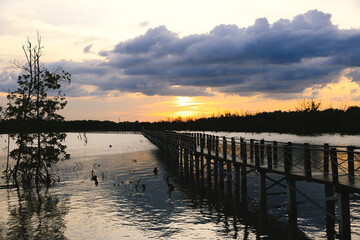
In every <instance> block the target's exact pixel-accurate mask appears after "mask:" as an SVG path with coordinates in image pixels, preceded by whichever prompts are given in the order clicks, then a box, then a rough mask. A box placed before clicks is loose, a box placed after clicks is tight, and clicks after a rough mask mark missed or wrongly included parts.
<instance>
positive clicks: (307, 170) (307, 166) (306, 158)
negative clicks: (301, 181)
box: [304, 143, 311, 179]
mask: <svg viewBox="0 0 360 240" xmlns="http://www.w3.org/2000/svg"><path fill="white" fill-rule="evenodd" d="M304 171H305V176H306V177H307V178H308V179H310V178H311V155H310V147H309V144H308V143H304Z"/></svg>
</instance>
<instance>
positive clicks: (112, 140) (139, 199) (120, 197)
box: [0, 133, 360, 239]
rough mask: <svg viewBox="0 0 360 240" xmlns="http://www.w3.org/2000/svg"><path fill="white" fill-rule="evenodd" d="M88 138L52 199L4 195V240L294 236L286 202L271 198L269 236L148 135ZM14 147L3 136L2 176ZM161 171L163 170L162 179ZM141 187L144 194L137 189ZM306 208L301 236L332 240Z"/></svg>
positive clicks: (72, 147) (253, 184)
mask: <svg viewBox="0 0 360 240" xmlns="http://www.w3.org/2000/svg"><path fill="white" fill-rule="evenodd" d="M218 134H220V135H226V136H240V135H241V136H243V137H246V138H255V139H262V138H264V139H266V140H277V141H284V142H286V141H293V142H310V143H319V144H322V143H324V142H328V143H330V144H334V145H347V144H351V145H359V144H358V143H360V137H359V136H339V135H325V136H318V137H298V136H294V135H288V134H268V133H267V134H241V133H218ZM86 136H87V143H86V142H85V140H84V134H81V135H80V134H75V133H69V134H68V137H67V139H66V144H67V146H68V152H69V153H70V154H71V159H70V160H69V161H66V162H62V163H60V164H58V166H57V167H56V168H55V169H54V171H55V173H56V174H57V175H59V176H60V179H61V181H60V183H58V184H57V185H55V186H53V187H51V188H50V189H49V190H48V191H45V190H43V191H41V192H40V193H36V192H35V191H34V192H31V191H30V192H29V191H28V192H25V191H23V190H21V189H20V190H18V189H0V216H1V218H0V239H266V238H267V239H281V238H282V237H285V236H286V229H285V230H284V225H283V224H281V221H286V219H287V218H286V204H285V202H286V196H276V197H269V198H268V202H269V205H270V208H269V213H270V217H271V218H272V219H271V221H270V222H269V224H270V225H271V227H270V230H269V229H265V230H264V229H261V228H259V226H258V222H259V221H258V218H257V217H256V214H252V212H251V211H250V212H246V211H245V210H242V211H239V210H238V209H237V210H236V209H233V204H232V202H231V201H230V200H228V199H227V198H226V196H221V197H219V194H218V193H216V192H206V191H203V190H202V187H201V185H198V184H195V183H194V182H191V181H190V182H189V181H184V180H183V178H181V177H178V175H177V174H176V169H175V167H174V166H173V167H171V166H169V165H168V164H165V162H166V161H167V160H168V159H167V158H166V156H163V155H162V154H161V153H160V152H159V150H158V149H157V148H156V147H155V146H154V145H152V144H151V143H150V142H149V141H148V140H147V139H145V138H144V137H143V136H142V135H137V134H99V133H96V134H95V133H94V134H90V133H88V134H86ZM6 140H7V136H6V135H0V147H1V148H0V167H1V171H2V170H3V169H4V168H5V163H6V152H7V150H6V146H7V143H6V142H5V141H6ZM11 143H12V142H11ZM109 145H112V147H109ZM10 147H11V146H10ZM154 167H157V168H158V169H159V173H158V175H154V173H153V169H154ZM92 170H94V171H95V173H96V175H97V176H98V179H99V185H98V186H95V184H94V182H93V181H91V180H90V177H91V171H92ZM165 174H168V175H169V176H170V177H169V179H170V182H171V183H172V184H173V185H174V186H175V190H174V191H173V192H169V191H168V187H167V184H166V182H165V180H164V179H163V176H164V175H165ZM275 177H276V176H275ZM139 179H141V180H140V184H139V187H138V188H137V189H136V188H135V187H134V184H135V183H137V182H138V181H139ZM1 181H3V180H1ZM2 184H3V182H2ZM142 184H144V185H145V188H143V186H142ZM257 187H258V182H257V177H256V176H253V175H250V176H249V187H248V188H249V196H250V197H252V198H256V197H257V191H255V190H254V189H256V188H257ZM298 187H299V188H300V189H302V190H303V191H304V192H307V193H310V194H311V195H312V196H313V197H314V198H315V199H319V203H321V204H323V203H322V202H321V201H320V199H323V196H324V193H323V189H322V187H321V185H316V184H309V183H300V184H299V185H298ZM195 189H196V190H197V193H195ZM251 189H253V191H252V190H251ZM298 201H299V213H298V214H299V228H300V229H301V230H303V231H304V232H305V234H306V235H307V236H308V237H309V238H313V239H326V233H325V217H324V213H323V212H321V210H319V209H318V208H316V207H315V206H313V205H312V204H310V203H307V202H306V201H305V200H304V199H303V198H301V197H298ZM358 205H359V203H358V202H355V201H352V230H353V232H354V233H353V236H354V238H355V239H356V237H359V238H360V228H359V227H360V219H359V217H360V213H359V210H358V209H359V206H358ZM252 208H254V209H255V208H256V201H254V202H253V203H252V202H250V203H249V209H252ZM235 212H237V214H235ZM271 229H275V231H274V230H271Z"/></svg>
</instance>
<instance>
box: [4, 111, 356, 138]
mask: <svg viewBox="0 0 360 240" xmlns="http://www.w3.org/2000/svg"><path fill="white" fill-rule="evenodd" d="M314 107H315V108H316V105H314ZM38 126H39V127H40V129H41V130H42V131H45V132H46V131H48V132H51V131H59V132H90V131H141V130H143V129H149V130H189V131H242V132H279V133H296V134H318V133H343V134H359V133H360V107H357V106H352V107H349V108H347V109H346V110H341V109H334V108H328V109H325V110H322V111H320V110H318V109H314V108H313V109H307V108H306V109H303V110H296V111H287V112H284V111H274V112H261V113H256V114H245V115H239V114H231V113H226V114H223V115H219V116H213V117H209V118H199V119H189V118H187V119H186V120H181V118H176V119H174V120H168V121H159V122H152V123H151V122H137V121H136V122H119V123H116V122H111V121H95V120H91V121H86V120H83V121H63V122H57V121H43V122H41V124H40V125H38ZM18 130H21V131H27V132H32V131H35V132H36V131H37V130H38V129H36V126H35V125H34V124H32V123H31V122H22V121H17V120H2V122H1V124H0V132H1V133H9V132H13V131H18Z"/></svg>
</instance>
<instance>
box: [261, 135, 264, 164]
mask: <svg viewBox="0 0 360 240" xmlns="http://www.w3.org/2000/svg"><path fill="white" fill-rule="evenodd" d="M264 160H265V140H264V139H261V140H260V164H261V166H262V165H264Z"/></svg>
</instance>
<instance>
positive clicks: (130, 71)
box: [0, 0, 360, 121]
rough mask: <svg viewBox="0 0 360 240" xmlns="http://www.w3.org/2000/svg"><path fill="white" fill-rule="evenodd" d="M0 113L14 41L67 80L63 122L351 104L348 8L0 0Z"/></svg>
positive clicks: (355, 29)
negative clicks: (39, 54) (302, 103)
mask: <svg viewBox="0 0 360 240" xmlns="http://www.w3.org/2000/svg"><path fill="white" fill-rule="evenodd" d="M0 9H1V12H2V13H1V15H0V42H1V44H0V92H1V93H0V96H1V97H0V105H3V106H4V105H5V104H6V99H5V97H4V96H5V95H6V92H7V91H8V89H15V88H16V77H17V74H18V71H17V69H14V68H13V64H12V63H11V62H13V61H14V60H15V59H16V60H19V61H22V60H23V59H24V56H23V52H22V45H24V44H25V43H26V40H27V38H28V37H29V39H30V40H32V41H34V42H35V40H36V33H37V31H38V32H39V33H40V34H41V36H42V41H43V45H44V46H45V49H44V52H45V55H44V56H43V58H42V60H43V62H44V63H45V64H46V66H47V67H48V68H49V69H52V68H56V66H61V67H62V68H63V69H64V70H66V71H68V72H70V73H71V74H72V83H71V84H70V85H68V86H64V91H65V92H66V94H67V96H68V97H67V99H68V106H67V107H66V109H65V110H64V111H63V115H64V116H65V118H66V119H67V120H73V119H98V120H113V121H119V120H120V121H127V120H129V121H135V120H139V121H155V120H164V119H167V118H168V117H170V118H175V117H177V116H182V117H186V116H197V117H199V116H207V115H211V114H219V113H220V114H221V113H224V112H227V111H231V112H237V113H244V112H259V111H273V110H285V111H287V110H293V109H295V108H296V106H297V104H298V100H299V99H303V98H314V99H319V100H321V101H322V104H323V107H324V108H327V107H338V108H345V107H346V106H349V105H359V104H360V87H359V82H360V69H359V67H360V16H359V12H360V2H359V1H357V0H344V1H341V2H340V1H338V0H328V1H320V0H303V1H301V2H300V1H295V0H273V1H267V0H253V1H239V0H222V1H218V0H217V1H215V0H206V1H203V0H197V1H190V0H181V1H178V0H152V1H147V0H133V1H119V0H102V1H96V0H78V1H73V0H61V1H60V0H0Z"/></svg>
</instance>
